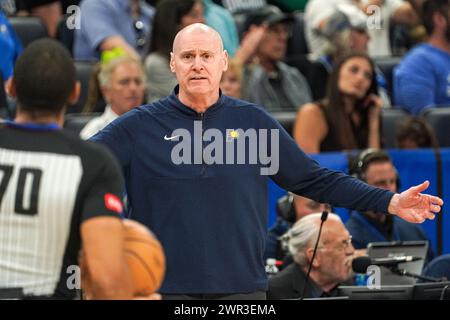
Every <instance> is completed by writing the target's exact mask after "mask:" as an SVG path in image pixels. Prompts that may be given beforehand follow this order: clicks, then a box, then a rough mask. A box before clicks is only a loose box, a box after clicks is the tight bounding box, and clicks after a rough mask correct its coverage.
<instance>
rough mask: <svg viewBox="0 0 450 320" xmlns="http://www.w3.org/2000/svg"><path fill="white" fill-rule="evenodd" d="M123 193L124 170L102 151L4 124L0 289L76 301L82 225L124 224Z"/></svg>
mask: <svg viewBox="0 0 450 320" xmlns="http://www.w3.org/2000/svg"><path fill="white" fill-rule="evenodd" d="M122 191H123V181H122V177H121V173H120V168H119V166H118V165H117V163H116V160H115V159H114V158H113V157H112V156H111V154H110V153H109V152H108V151H107V150H105V148H103V147H102V146H99V145H97V144H95V143H92V142H86V141H81V140H79V139H78V138H75V137H70V136H67V135H66V134H64V133H63V132H61V131H60V130H54V129H46V130H43V129H42V128H40V129H39V128H36V127H35V128H30V127H23V126H18V125H0V288H11V287H20V288H23V291H24V293H25V295H33V296H42V295H50V296H55V297H66V298H72V297H74V296H75V293H76V290H75V289H77V281H73V279H72V281H71V282H70V283H69V281H68V280H69V278H70V277H71V276H73V275H76V270H77V267H76V265H77V261H78V259H77V258H78V252H79V249H80V246H81V237H80V224H81V223H83V221H86V220H87V219H89V218H92V217H98V216H114V217H120V215H119V214H120V213H121V210H122V203H121V201H120V193H121V192H122ZM78 283H79V282H78ZM78 289H79V288H78Z"/></svg>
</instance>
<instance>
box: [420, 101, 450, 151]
mask: <svg viewBox="0 0 450 320" xmlns="http://www.w3.org/2000/svg"><path fill="white" fill-rule="evenodd" d="M420 115H421V116H422V117H424V118H425V120H426V121H427V122H428V123H429V124H430V126H431V127H432V128H433V129H434V132H435V133H436V138H437V139H438V142H439V146H440V147H450V134H449V128H450V106H448V107H439V108H427V109H424V110H423V111H422V112H421V114H420Z"/></svg>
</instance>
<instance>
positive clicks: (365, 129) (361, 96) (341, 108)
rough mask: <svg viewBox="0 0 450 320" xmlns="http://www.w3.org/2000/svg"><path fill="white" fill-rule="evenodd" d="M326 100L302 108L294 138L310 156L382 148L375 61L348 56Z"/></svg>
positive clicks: (338, 67)
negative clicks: (320, 153) (330, 152)
mask: <svg viewBox="0 0 450 320" xmlns="http://www.w3.org/2000/svg"><path fill="white" fill-rule="evenodd" d="M327 85H328V90H327V95H326V97H325V99H323V100H321V101H319V102H316V103H309V104H306V105H304V106H303V107H302V108H300V111H299V112H298V114H297V119H296V121H295V124H294V130H293V136H294V139H295V140H296V142H297V143H298V145H299V146H300V147H301V148H302V149H303V150H304V151H305V152H307V153H318V152H324V151H339V150H351V149H364V148H367V147H370V148H380V145H381V141H380V139H381V138H380V123H381V119H380V113H381V108H382V106H383V101H382V99H381V98H380V97H379V96H378V95H377V92H378V89H377V82H376V80H375V73H374V65H373V62H372V60H371V59H370V58H369V57H368V56H367V55H366V54H364V53H351V54H349V55H347V56H345V57H344V58H343V59H342V60H341V61H340V62H339V63H338V64H337V65H336V66H335V68H334V69H333V71H332V73H331V75H330V78H329V80H328V84H327Z"/></svg>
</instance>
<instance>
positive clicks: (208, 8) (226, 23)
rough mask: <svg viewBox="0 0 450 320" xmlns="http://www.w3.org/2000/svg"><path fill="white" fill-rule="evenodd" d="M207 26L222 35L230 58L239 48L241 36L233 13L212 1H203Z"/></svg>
mask: <svg viewBox="0 0 450 320" xmlns="http://www.w3.org/2000/svg"><path fill="white" fill-rule="evenodd" d="M203 6H204V14H205V20H206V24H207V25H208V26H210V27H211V28H213V29H215V30H216V31H217V32H219V33H220V36H221V37H222V41H223V46H224V48H225V49H226V50H227V52H228V54H229V55H230V57H234V55H235V54H236V50H237V48H238V47H239V35H238V31H237V28H236V23H235V22H234V20H233V16H232V15H231V13H230V12H229V11H228V10H227V9H225V8H223V7H221V6H219V5H217V4H215V3H214V2H212V1H211V0H203Z"/></svg>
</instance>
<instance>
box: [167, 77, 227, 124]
mask: <svg viewBox="0 0 450 320" xmlns="http://www.w3.org/2000/svg"><path fill="white" fill-rule="evenodd" d="M179 89H180V88H179V85H177V86H176V87H175V88H174V90H173V92H172V94H171V95H170V96H169V98H168V99H169V104H170V107H173V108H175V109H176V110H177V111H179V112H180V113H181V114H183V115H185V116H188V117H189V118H194V119H200V118H201V117H202V114H201V113H198V112H197V111H195V110H194V109H192V108H190V107H188V106H186V105H185V104H183V103H182V102H181V101H180V100H179V99H178V92H179ZM225 100H226V97H225V96H224V95H223V94H222V91H221V90H220V92H219V100H217V101H216V103H214V104H213V105H211V106H210V107H209V108H208V109H206V111H205V112H204V113H203V118H210V117H213V116H215V115H216V114H218V113H219V111H220V110H221V109H222V107H223V106H224V105H225Z"/></svg>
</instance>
